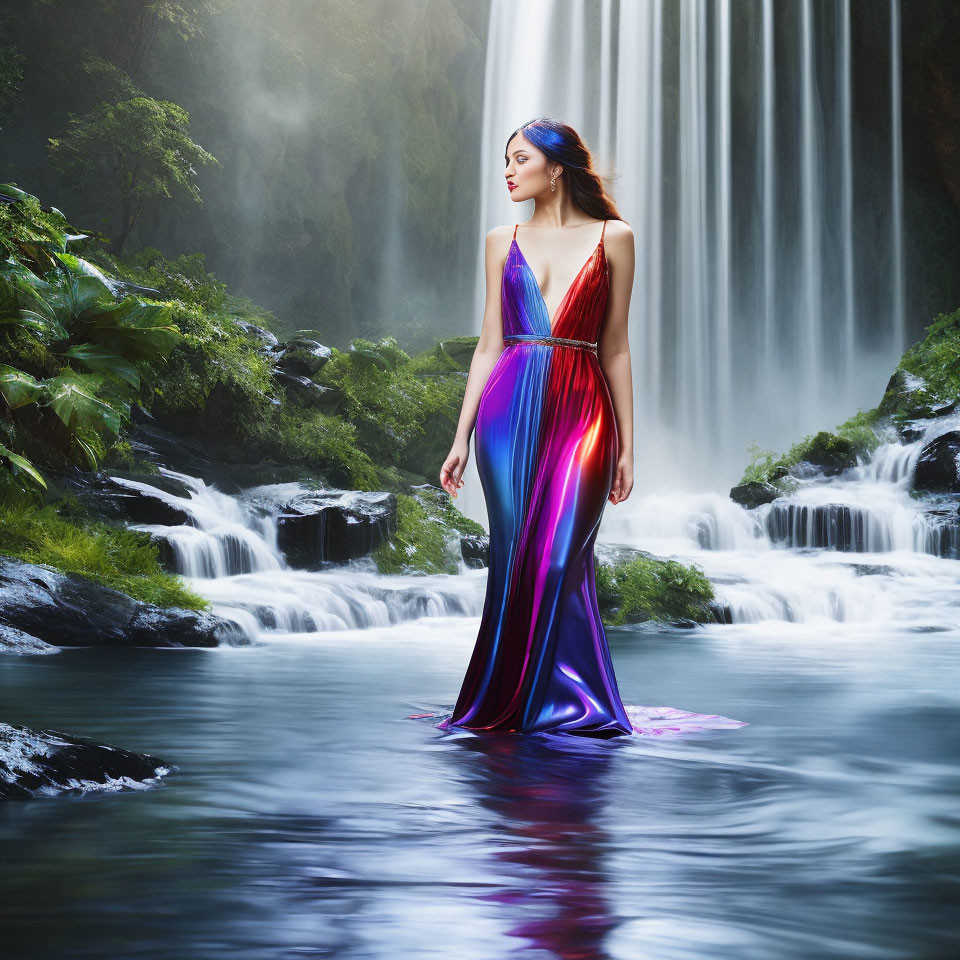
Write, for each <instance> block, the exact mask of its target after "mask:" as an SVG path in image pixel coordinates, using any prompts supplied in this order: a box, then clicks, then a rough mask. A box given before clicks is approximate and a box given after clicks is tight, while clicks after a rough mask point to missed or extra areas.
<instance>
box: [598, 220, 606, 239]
mask: <svg viewBox="0 0 960 960" xmlns="http://www.w3.org/2000/svg"><path fill="white" fill-rule="evenodd" d="M606 230H607V221H606V218H604V221H603V226H602V227H601V228H600V242H601V243H603V235H604V233H606Z"/></svg>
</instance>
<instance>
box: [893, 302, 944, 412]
mask: <svg viewBox="0 0 960 960" xmlns="http://www.w3.org/2000/svg"><path fill="white" fill-rule="evenodd" d="M926 329H927V335H926V336H925V337H924V339H923V340H921V341H919V342H918V343H915V344H914V345H913V346H912V347H910V349H909V350H907V352H906V353H905V354H904V355H903V357H902V358H901V360H900V363H899V364H898V366H897V369H896V371H895V372H894V375H893V376H892V377H891V378H890V383H889V384H888V386H887V390H886V392H885V393H884V397H883V400H882V401H881V403H880V409H881V410H882V411H883V412H884V413H887V414H890V415H891V416H892V417H893V420H894V421H895V422H897V423H900V424H902V423H904V422H906V421H908V420H914V419H919V418H923V417H930V416H934V415H935V413H936V410H937V408H939V407H942V406H945V405H946V404H949V403H952V402H954V401H955V400H957V399H958V398H960V310H955V311H954V312H953V313H949V314H944V313H941V314H938V315H937V317H936V319H935V320H934V321H933V323H931V324H930V325H929V326H928V327H927V328H926Z"/></svg>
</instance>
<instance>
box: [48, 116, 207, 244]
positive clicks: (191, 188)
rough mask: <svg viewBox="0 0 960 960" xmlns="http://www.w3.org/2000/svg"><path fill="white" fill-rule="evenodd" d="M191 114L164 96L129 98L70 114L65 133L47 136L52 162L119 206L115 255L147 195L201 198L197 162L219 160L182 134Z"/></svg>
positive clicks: (199, 200)
mask: <svg viewBox="0 0 960 960" xmlns="http://www.w3.org/2000/svg"><path fill="white" fill-rule="evenodd" d="M189 120H190V117H189V114H188V113H187V111H186V110H184V109H183V107H181V106H178V105H177V104H175V103H171V102H170V101H169V100H154V99H152V98H151V97H133V98H132V99H130V100H124V101H121V102H120V103H101V104H99V105H98V106H97V107H96V108H94V109H93V110H91V111H90V113H87V114H85V115H83V116H77V115H76V114H74V113H71V114H69V121H68V124H67V132H66V133H65V134H64V135H63V136H62V137H58V138H54V137H51V138H49V139H48V141H47V150H48V153H49V155H50V161H51V163H52V164H53V165H54V166H56V167H57V168H58V169H59V170H60V171H61V172H63V173H65V174H68V175H73V176H74V177H75V178H76V182H77V185H78V186H80V187H81V188H82V189H83V190H84V191H86V192H88V193H94V194H100V195H101V196H102V198H103V200H104V202H109V203H116V204H118V205H119V207H120V228H119V232H118V234H117V236H116V239H115V240H114V251H115V253H116V254H117V255H118V256H119V255H121V254H122V253H123V248H124V245H125V244H126V242H127V239H128V238H129V236H130V232H131V230H133V227H134V225H135V224H136V222H137V220H138V219H139V218H140V214H141V213H142V212H143V205H144V203H145V202H146V201H147V200H152V199H171V198H173V197H175V196H181V197H189V198H190V199H192V200H194V201H195V202H196V203H203V200H202V199H201V196H200V191H199V189H198V188H197V185H196V183H195V177H196V169H195V167H194V164H197V163H219V161H218V160H217V158H216V157H214V156H213V155H212V154H210V153H208V152H207V151H206V150H204V149H203V147H201V146H200V145H199V144H197V143H194V142H193V140H191V139H190V136H189V134H188V133H187V129H186V128H187V124H188V123H189Z"/></svg>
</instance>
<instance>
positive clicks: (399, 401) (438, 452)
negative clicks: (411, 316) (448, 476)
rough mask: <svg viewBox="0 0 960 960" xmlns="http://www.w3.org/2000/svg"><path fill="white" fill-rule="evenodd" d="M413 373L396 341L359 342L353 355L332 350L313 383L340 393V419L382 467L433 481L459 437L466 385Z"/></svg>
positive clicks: (361, 446) (411, 365)
mask: <svg viewBox="0 0 960 960" xmlns="http://www.w3.org/2000/svg"><path fill="white" fill-rule="evenodd" d="M415 370H416V367H415V366H414V365H413V364H412V363H411V362H410V358H409V357H408V356H407V354H406V353H404V352H403V351H402V350H400V349H399V347H397V342H396V339H395V338H393V337H385V338H383V339H382V340H380V341H379V342H378V343H372V342H371V341H369V340H363V339H356V340H354V341H353V342H352V344H351V349H350V350H349V352H344V351H340V350H336V349H334V352H333V356H332V357H331V358H330V360H329V361H328V362H327V363H326V365H325V366H324V367H323V369H322V370H321V371H320V373H319V374H318V375H317V377H316V378H315V379H316V380H317V382H319V383H321V384H329V385H331V386H335V387H337V388H339V389H340V390H341V391H342V393H343V396H344V404H343V406H342V408H341V410H340V413H341V415H342V416H343V417H344V418H345V419H347V420H348V421H349V422H350V423H352V424H353V425H354V426H355V427H356V430H357V442H358V444H359V445H360V448H361V449H362V450H364V451H365V452H366V453H368V454H369V455H370V456H371V457H372V458H374V459H376V460H377V461H378V462H380V463H385V464H388V465H392V466H395V467H398V468H400V469H402V470H406V471H409V472H411V473H414V474H416V475H418V476H421V477H432V476H433V474H434V473H436V474H437V475H439V472H440V465H441V464H442V462H443V458H444V456H445V455H446V453H447V452H448V450H449V448H450V444H451V443H452V441H453V437H454V434H455V433H456V420H455V417H456V413H457V411H458V406H459V403H460V402H461V401H462V399H463V389H464V383H463V381H462V379H461V378H458V377H456V376H455V375H451V376H447V377H432V376H420V375H418V374H417V373H416V372H415Z"/></svg>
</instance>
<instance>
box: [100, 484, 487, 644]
mask: <svg viewBox="0 0 960 960" xmlns="http://www.w3.org/2000/svg"><path fill="white" fill-rule="evenodd" d="M160 473H161V475H162V476H164V477H169V478H171V479H173V480H176V481H178V482H179V483H181V484H183V485H184V486H186V487H187V488H189V490H190V496H188V497H184V496H179V495H177V494H175V493H170V492H168V491H166V490H163V489H161V488H160V487H155V486H152V485H150V484H147V483H142V482H139V481H134V480H127V479H124V478H122V477H113V481H114V482H115V483H117V484H119V485H120V486H123V487H126V488H128V489H130V490H133V491H139V492H142V493H146V494H148V495H149V496H150V497H153V498H156V499H157V500H160V501H162V502H164V503H166V504H168V505H169V507H171V508H172V509H173V510H174V511H176V512H177V513H180V514H183V515H185V517H186V518H187V522H185V523H183V524H180V525H166V524H158V523H151V524H132V525H131V526H132V528H133V529H135V530H143V531H145V532H147V533H150V534H152V535H153V536H154V537H156V538H158V539H160V540H162V541H164V542H165V543H166V544H167V545H168V546H169V550H170V554H171V556H172V559H173V566H174V569H175V570H176V572H177V573H180V574H182V575H183V576H184V577H185V578H186V579H187V580H188V581H189V582H190V584H191V586H192V587H193V588H194V589H195V590H196V592H197V593H199V594H201V595H202V596H204V597H206V598H207V599H209V600H210V601H211V603H212V612H213V613H215V614H217V615H219V616H221V617H223V618H225V619H227V620H231V621H233V622H234V623H236V624H237V625H238V626H239V627H240V628H241V629H242V630H243V631H244V632H245V633H246V634H247V635H248V636H249V637H250V638H251V639H252V640H254V641H257V640H267V639H269V640H280V639H283V640H290V639H309V637H310V635H312V634H317V633H321V632H324V633H326V632H330V631H336V630H357V629H365V628H368V627H385V626H389V625H391V624H397V623H402V622H405V621H409V620H415V619H417V618H419V617H427V616H428V617H444V616H454V617H463V616H479V613H480V609H481V607H482V604H483V585H484V572H483V571H475V570H469V569H467V568H466V567H464V568H463V569H462V571H461V574H462V575H460V576H443V575H437V576H390V577H386V576H381V575H379V574H378V573H377V572H376V570H375V568H374V567H373V565H372V563H369V562H367V563H357V564H351V565H348V566H342V567H335V568H331V569H330V570H321V571H313V570H298V569H295V568H293V567H291V566H290V565H289V564H288V562H287V560H286V558H285V557H284V555H283V553H282V552H281V550H280V548H279V546H278V520H279V517H280V514H281V512H282V508H281V506H280V504H282V503H283V502H285V501H286V502H289V501H290V500H293V499H295V498H296V497H297V496H299V495H304V494H307V495H309V494H311V493H314V494H315V493H316V491H309V490H307V489H306V488H305V487H302V486H301V485H299V484H296V483H286V484H273V485H268V486H260V487H251V488H250V489H247V490H245V491H244V492H243V494H242V495H240V496H236V497H234V496H230V495H229V494H226V493H223V492H221V491H220V490H218V489H216V488H215V487H211V486H208V485H207V484H206V483H204V481H203V480H200V479H198V478H196V477H191V476H188V475H187V474H184V473H178V472H176V471H174V470H169V469H166V468H163V467H161V468H160Z"/></svg>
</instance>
